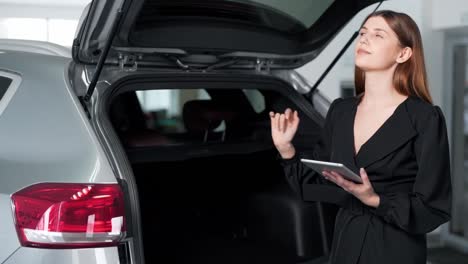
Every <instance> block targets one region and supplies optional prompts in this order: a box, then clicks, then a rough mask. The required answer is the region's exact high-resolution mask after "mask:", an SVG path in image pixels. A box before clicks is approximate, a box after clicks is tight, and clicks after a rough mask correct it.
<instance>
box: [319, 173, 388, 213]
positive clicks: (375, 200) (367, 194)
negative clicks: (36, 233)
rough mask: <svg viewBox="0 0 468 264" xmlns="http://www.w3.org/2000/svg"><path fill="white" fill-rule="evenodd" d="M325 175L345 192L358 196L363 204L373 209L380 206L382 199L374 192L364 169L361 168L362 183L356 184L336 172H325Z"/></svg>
mask: <svg viewBox="0 0 468 264" xmlns="http://www.w3.org/2000/svg"><path fill="white" fill-rule="evenodd" d="M323 174H324V175H325V178H326V179H327V178H328V180H330V181H332V182H334V183H335V184H336V185H338V186H340V187H341V188H343V189H344V190H345V191H347V192H349V193H351V194H352V195H354V196H356V198H358V199H359V200H361V202H363V203H364V204H366V205H368V206H371V207H378V206H379V203H380V197H379V195H378V194H376V193H375V192H374V188H373V187H372V184H371V182H370V181H369V177H368V176H367V172H366V171H365V170H364V168H361V170H360V174H361V179H362V183H354V182H352V181H349V180H347V179H345V178H344V177H343V176H341V174H339V173H337V172H334V171H323Z"/></svg>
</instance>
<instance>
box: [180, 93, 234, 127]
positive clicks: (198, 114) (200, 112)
mask: <svg viewBox="0 0 468 264" xmlns="http://www.w3.org/2000/svg"><path fill="white" fill-rule="evenodd" d="M235 115H236V113H235V112H234V111H233V110H230V109H227V107H223V106H222V105H219V104H216V103H215V102H214V101H211V100H192V101H188V102H186V103H185V104H184V108H183V120H184V125H185V128H186V129H187V131H188V132H195V133H201V132H206V131H212V130H213V129H215V128H217V127H218V126H219V125H220V124H221V122H222V121H229V120H231V119H232V118H233V117H234V116H235Z"/></svg>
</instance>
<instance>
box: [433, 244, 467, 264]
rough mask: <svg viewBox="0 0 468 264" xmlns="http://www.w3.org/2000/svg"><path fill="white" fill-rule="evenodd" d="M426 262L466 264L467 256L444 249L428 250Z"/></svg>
mask: <svg viewBox="0 0 468 264" xmlns="http://www.w3.org/2000/svg"><path fill="white" fill-rule="evenodd" d="M427 260H428V262H427V264H468V254H463V253H460V252H458V251H456V250H454V249H451V248H446V247H440V248H430V249H428V252H427Z"/></svg>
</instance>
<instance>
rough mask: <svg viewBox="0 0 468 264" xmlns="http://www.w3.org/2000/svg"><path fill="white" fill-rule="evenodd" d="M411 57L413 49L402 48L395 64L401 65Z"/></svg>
mask: <svg viewBox="0 0 468 264" xmlns="http://www.w3.org/2000/svg"><path fill="white" fill-rule="evenodd" d="M411 55H413V49H411V48H410V47H404V48H403V49H401V51H400V53H399V54H398V57H397V59H396V62H397V63H403V62H406V61H407V60H409V58H411Z"/></svg>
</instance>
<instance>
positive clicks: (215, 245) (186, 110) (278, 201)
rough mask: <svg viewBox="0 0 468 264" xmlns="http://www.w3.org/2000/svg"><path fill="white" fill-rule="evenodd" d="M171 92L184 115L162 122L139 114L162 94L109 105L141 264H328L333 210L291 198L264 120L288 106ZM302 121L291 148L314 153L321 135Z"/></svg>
mask: <svg viewBox="0 0 468 264" xmlns="http://www.w3.org/2000/svg"><path fill="white" fill-rule="evenodd" d="M283 85H284V84H283ZM169 90H170V91H169V94H172V95H170V96H169V97H168V98H169V99H168V100H169V101H171V102H174V100H173V99H174V98H172V97H171V96H174V94H177V98H178V102H179V103H178V105H180V107H176V110H174V109H171V107H170V106H168V107H166V109H164V111H163V112H164V113H160V112H159V113H156V111H155V110H154V109H155V108H153V110H148V107H147V106H148V105H145V102H146V103H147V102H148V101H145V100H147V99H148V97H151V96H154V98H159V99H161V98H162V96H161V95H162V94H163V93H162V90H158V89H154V90H146V91H144V92H147V94H146V95H145V96H146V97H145V96H142V93H141V92H140V91H138V92H136V93H135V92H134V91H128V89H127V92H125V93H120V94H119V95H118V96H115V97H113V99H111V101H110V104H109V105H110V107H109V117H110V120H111V123H112V125H113V127H114V129H115V131H116V132H117V134H118V136H119V138H120V140H121V142H122V145H123V147H124V149H125V151H126V153H127V156H128V158H129V160H130V163H131V166H132V169H133V174H134V177H135V179H136V184H137V188H138V193H139V199H140V210H141V223H142V225H143V226H142V230H143V244H144V254H145V260H146V263H236V264H240V263H271V264H276V263H278V264H279V263H325V261H326V259H327V255H328V251H329V246H330V245H331V237H332V235H333V225H334V216H335V214H336V208H335V207H333V206H331V205H326V204H320V203H315V202H303V201H301V200H300V199H299V197H298V196H297V195H296V194H295V193H293V192H292V189H291V188H290V187H289V185H288V184H287V182H286V180H285V176H284V172H283V169H282V167H281V164H280V162H279V157H278V154H277V151H276V149H275V148H274V146H273V144H272V141H271V132H270V120H269V116H268V112H269V111H270V110H272V111H275V112H278V111H284V109H285V108H286V107H294V104H293V102H292V101H291V100H289V99H286V98H285V97H284V96H282V95H281V94H280V93H279V92H276V91H272V90H271V89H270V90H269V91H267V90H261V89H257V90H256V93H251V91H250V95H249V92H246V91H245V90H243V89H226V90H225V89H212V90H210V89H199V90H184V89H175V90H171V89H169ZM174 91H177V93H174ZM149 92H156V93H158V94H157V95H159V96H156V95H155V94H153V95H150V94H148V93H149ZM253 94H255V96H252V95H253ZM249 96H250V97H249ZM244 97H245V98H244ZM242 98H243V99H242ZM252 98H257V99H259V98H260V99H261V100H260V101H261V103H260V104H258V102H256V101H255V100H252ZM301 98H302V97H301ZM302 99H304V98H302ZM223 100H226V101H223ZM233 100H234V104H233V103H229V102H232V101H233ZM206 101H210V102H209V103H207V102H206ZM257 101H258V100H257ZM194 102H195V103H194ZM256 104H257V105H261V107H256V106H255V105H256ZM239 106H241V107H239ZM296 108H298V107H296ZM171 111H172V117H171V118H168V116H171V114H169V112H171ZM299 113H300V116H301V127H300V129H299V131H298V133H297V136H296V139H295V142H296V144H297V145H306V144H303V143H302V142H307V145H309V146H312V145H313V143H314V140H311V139H317V136H318V133H319V132H320V130H319V129H318V128H319V127H318V126H317V125H316V124H315V123H314V122H313V121H312V120H310V118H307V115H306V114H305V112H303V111H299ZM236 118H237V119H236ZM308 119H309V120H308ZM239 121H240V122H239ZM239 124H241V125H240V126H239ZM299 149H300V148H299Z"/></svg>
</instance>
